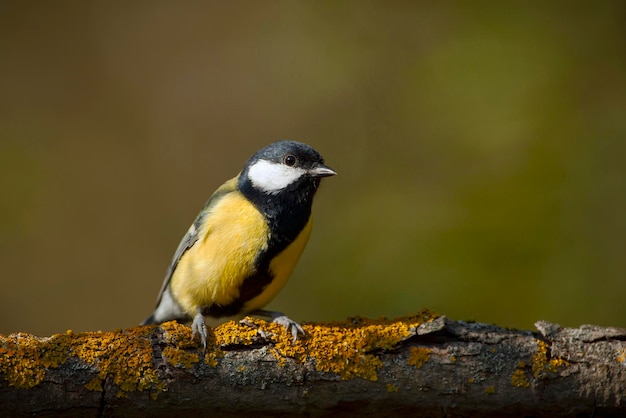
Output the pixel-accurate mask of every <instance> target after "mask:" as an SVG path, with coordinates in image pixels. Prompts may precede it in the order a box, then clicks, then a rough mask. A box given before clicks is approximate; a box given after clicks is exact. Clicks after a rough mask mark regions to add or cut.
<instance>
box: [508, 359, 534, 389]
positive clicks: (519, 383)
mask: <svg viewBox="0 0 626 418" xmlns="http://www.w3.org/2000/svg"><path fill="white" fill-rule="evenodd" d="M525 367H526V363H525V362H523V361H520V362H519V364H518V365H517V369H515V371H514V372H513V375H512V376H511V384H512V385H513V386H515V387H518V388H528V387H530V382H529V381H528V379H527V378H526V372H525V371H524V368H525Z"/></svg>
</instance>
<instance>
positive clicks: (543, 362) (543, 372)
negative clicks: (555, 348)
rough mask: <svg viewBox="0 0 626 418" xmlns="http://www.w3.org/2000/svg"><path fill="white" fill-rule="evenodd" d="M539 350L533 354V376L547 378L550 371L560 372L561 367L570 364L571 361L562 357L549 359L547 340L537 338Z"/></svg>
mask: <svg viewBox="0 0 626 418" xmlns="http://www.w3.org/2000/svg"><path fill="white" fill-rule="evenodd" d="M535 341H536V342H537V351H536V352H535V354H534V355H533V363H532V366H531V368H532V371H533V376H535V377H536V378H538V379H545V378H547V377H548V373H558V371H559V367H565V366H568V365H569V363H568V362H567V361H566V360H564V359H562V358H561V357H558V358H553V359H550V360H548V344H547V343H546V342H545V341H540V340H535Z"/></svg>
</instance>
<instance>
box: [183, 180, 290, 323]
mask: <svg viewBox="0 0 626 418" xmlns="http://www.w3.org/2000/svg"><path fill="white" fill-rule="evenodd" d="M198 234H199V239H198V241H197V242H196V243H195V244H194V245H193V246H192V247H191V248H190V249H189V250H187V252H186V253H185V254H183V256H182V257H181V259H180V260H179V262H178V266H177V267H176V270H175V271H174V274H173V275H172V281H171V291H172V295H173V296H174V299H175V300H176V301H178V303H179V304H180V305H181V307H182V308H183V310H184V311H185V312H187V313H188V314H189V315H190V316H193V315H194V314H195V312H196V309H197V308H198V307H207V306H211V305H213V304H219V305H222V306H224V305H228V304H229V303H231V302H232V301H233V300H235V299H236V298H237V297H238V296H239V288H240V286H241V284H242V282H243V280H244V279H245V278H246V277H247V276H249V275H250V274H251V273H252V272H254V261H255V259H256V257H257V255H258V254H259V253H260V252H261V251H264V250H266V249H267V242H268V239H269V234H270V230H269V227H268V225H267V223H266V221H265V218H264V217H263V215H262V214H261V213H259V211H257V210H256V208H255V207H254V206H253V205H252V204H250V202H249V201H247V200H246V199H245V198H244V197H243V196H242V195H241V194H240V193H239V192H232V193H229V194H227V195H225V196H224V197H223V198H222V199H220V201H219V202H217V203H216V204H215V205H214V206H213V207H212V208H211V212H210V213H209V214H207V216H206V217H205V222H204V224H203V225H201V226H200V228H199V231H198ZM285 280H286V279H285ZM270 286H271V285H270ZM268 287H269V286H268Z"/></svg>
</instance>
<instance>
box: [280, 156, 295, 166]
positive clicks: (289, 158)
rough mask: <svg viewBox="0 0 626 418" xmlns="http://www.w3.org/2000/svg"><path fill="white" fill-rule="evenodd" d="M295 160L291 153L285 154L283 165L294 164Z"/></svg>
mask: <svg viewBox="0 0 626 418" xmlns="http://www.w3.org/2000/svg"><path fill="white" fill-rule="evenodd" d="M296 161H298V160H297V159H296V157H294V156H293V155H291V154H289V155H287V156H285V158H284V160H283V162H284V163H285V165H288V166H289V167H293V166H294V165H295V164H296Z"/></svg>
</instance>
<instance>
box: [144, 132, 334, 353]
mask: <svg viewBox="0 0 626 418" xmlns="http://www.w3.org/2000/svg"><path fill="white" fill-rule="evenodd" d="M336 174H337V173H336V172H335V171H334V170H333V169H331V168H330V167H328V166H327V165H325V164H324V159H323V158H322V156H321V155H320V153H319V152H317V151H316V150H315V149H314V148H312V147H311V146H309V145H307V144H304V143H302V142H297V141H292V140H282V141H277V142H274V143H271V144H269V145H268V146H266V147H264V148H261V149H259V150H258V151H257V152H256V153H255V154H254V155H252V157H250V158H249V159H248V161H246V163H245V164H244V165H243V169H242V170H241V171H240V172H239V174H238V175H237V176H235V177H234V178H232V179H230V180H228V181H226V182H225V183H224V184H223V185H222V186H220V187H219V188H218V189H217V190H216V191H215V192H214V193H213V195H212V196H211V197H210V198H209V199H208V201H207V202H206V204H205V205H204V207H203V209H202V210H201V211H200V213H199V214H198V216H197V217H196V219H195V220H194V222H193V223H192V224H191V227H190V228H189V230H188V231H187V233H186V234H185V235H184V237H183V239H182V240H181V241H180V244H179V245H178V248H177V249H176V252H175V253H174V257H173V258H172V261H171V262H170V264H169V267H168V268H167V272H166V275H165V280H164V281H163V285H162V286H161V291H160V292H159V296H158V298H157V304H156V308H155V310H154V311H153V313H152V314H151V315H150V316H149V317H148V318H147V319H146V320H144V321H143V322H142V325H149V324H160V323H163V322H167V321H172V320H176V321H179V322H185V321H189V320H191V321H192V322H191V328H192V339H193V338H195V337H196V335H198V336H199V338H200V340H201V343H202V345H203V347H204V349H205V350H206V345H207V337H208V331H207V326H206V322H205V316H209V317H213V318H221V317H230V316H236V315H243V314H252V315H258V316H263V317H268V318H271V319H272V321H273V322H276V323H278V324H281V325H283V326H284V327H285V328H286V331H287V332H290V333H291V336H292V337H293V340H294V341H295V340H296V339H297V338H298V335H299V334H304V331H303V329H302V327H301V326H300V325H299V324H298V323H297V322H295V321H293V320H291V319H290V318H289V317H287V316H286V315H285V314H283V313H281V312H276V311H267V310H263V309H262V308H263V307H264V306H265V305H267V304H268V303H269V302H270V301H271V300H272V299H273V298H274V297H275V296H276V294H277V293H278V292H279V291H280V290H281V289H282V287H283V286H284V285H285V283H286V282H287V280H288V278H289V276H290V275H291V273H292V271H293V269H294V268H295V266H296V264H297V262H298V259H299V258H300V255H301V254H302V252H303V250H304V248H305V246H306V244H307V242H308V240H309V236H310V235H311V227H312V218H311V207H312V204H313V198H314V196H315V193H316V192H317V190H318V188H319V185H320V181H321V179H322V178H323V177H330V176H334V175H336Z"/></svg>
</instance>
